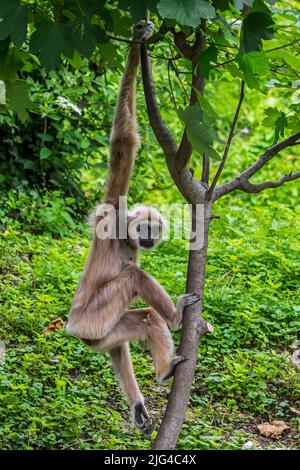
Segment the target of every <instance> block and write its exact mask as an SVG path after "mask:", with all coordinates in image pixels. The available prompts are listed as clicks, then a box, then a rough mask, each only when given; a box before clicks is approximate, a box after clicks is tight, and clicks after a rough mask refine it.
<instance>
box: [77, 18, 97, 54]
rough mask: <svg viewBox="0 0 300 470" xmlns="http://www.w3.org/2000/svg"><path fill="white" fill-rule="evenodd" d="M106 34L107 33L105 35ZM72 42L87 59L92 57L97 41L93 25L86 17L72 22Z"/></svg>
mask: <svg viewBox="0 0 300 470" xmlns="http://www.w3.org/2000/svg"><path fill="white" fill-rule="evenodd" d="M99 29H100V28H99ZM104 36H105V34H104V35H103V37H104ZM71 42H72V44H73V46H74V49H76V50H77V51H78V52H79V53H80V54H81V55H83V56H84V57H86V58H87V59H90V57H91V56H92V54H93V52H94V50H95V47H96V44H97V41H96V38H95V35H94V31H93V25H91V24H90V23H89V22H88V21H87V19H86V18H80V19H79V20H77V21H75V22H74V23H73V24H72V38H71Z"/></svg>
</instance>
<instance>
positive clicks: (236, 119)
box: [206, 80, 245, 199]
mask: <svg viewBox="0 0 300 470" xmlns="http://www.w3.org/2000/svg"><path fill="white" fill-rule="evenodd" d="M244 96H245V82H244V80H242V83H241V91H240V98H239V101H238V104H237V108H236V111H235V114H234V118H233V121H232V125H231V128H230V132H229V136H228V139H227V143H226V147H225V150H224V153H223V157H222V160H221V163H220V165H219V168H218V170H217V173H216V174H215V177H214V179H213V181H212V183H211V186H210V188H209V189H208V191H207V193H206V197H207V199H210V198H211V195H212V193H213V191H214V189H215V187H216V184H217V182H218V180H219V178H220V176H221V174H222V171H223V168H224V165H225V162H226V160H227V157H228V152H229V149H230V145H231V142H232V139H233V136H234V132H235V128H236V125H237V122H238V119H239V114H240V109H241V106H242V103H243V100H244Z"/></svg>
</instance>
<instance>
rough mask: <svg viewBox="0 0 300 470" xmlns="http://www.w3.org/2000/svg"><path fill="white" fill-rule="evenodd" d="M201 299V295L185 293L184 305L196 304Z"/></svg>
mask: <svg viewBox="0 0 300 470" xmlns="http://www.w3.org/2000/svg"><path fill="white" fill-rule="evenodd" d="M200 299H201V297H200V295H198V294H184V296H183V305H184V307H189V306H190V305H194V304H195V303H196V302H199V300H200Z"/></svg>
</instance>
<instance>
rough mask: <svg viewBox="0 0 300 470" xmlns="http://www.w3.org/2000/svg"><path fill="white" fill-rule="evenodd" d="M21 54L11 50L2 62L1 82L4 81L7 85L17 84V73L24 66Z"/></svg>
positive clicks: (0, 65) (0, 64)
mask: <svg viewBox="0 0 300 470" xmlns="http://www.w3.org/2000/svg"><path fill="white" fill-rule="evenodd" d="M20 52H21V51H14V49H10V50H9V51H8V53H7V55H6V56H4V59H3V60H1V62H0V80H4V81H5V83H6V84H9V83H10V84H11V83H13V82H15V81H16V80H17V79H18V74H17V72H18V71H20V70H22V68H23V66H24V62H23V60H22V58H21V56H20Z"/></svg>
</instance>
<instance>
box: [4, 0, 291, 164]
mask: <svg viewBox="0 0 300 470" xmlns="http://www.w3.org/2000/svg"><path fill="white" fill-rule="evenodd" d="M274 4H275V6H274ZM149 14H150V18H151V20H152V21H153V22H154V24H155V28H156V30H159V29H160V28H161V36H160V39H159V42H158V43H155V44H152V45H151V44H150V45H149V47H150V50H151V51H152V54H153V55H154V56H155V54H157V56H158V57H159V58H160V60H163V58H164V57H165V58H166V61H169V62H168V65H169V71H171V72H172V73H171V75H172V77H170V83H169V93H170V96H171V100H172V101H173V104H174V106H175V109H177V110H178V111H179V118H180V119H181V121H182V123H184V124H185V125H186V126H187V134H188V138H189V140H190V142H191V143H192V145H193V147H194V149H195V150H196V151H199V152H202V151H203V150H205V151H207V152H208V153H210V154H211V156H213V157H216V158H217V156H218V153H216V148H217V147H218V145H221V144H220V139H218V137H217V133H216V126H217V117H216V116H214V115H213V114H211V110H206V112H205V114H203V109H202V108H201V106H200V104H199V103H198V104H197V106H199V112H198V114H197V113H196V115H197V119H195V118H194V116H193V117H191V112H192V110H191V109H190V108H188V106H189V102H188V100H185V99H182V98H179V105H178V103H176V102H174V97H175V95H176V96H177V99H178V93H176V92H175V95H174V90H172V88H174V89H176V88H178V84H179V85H180V87H181V92H182V93H184V94H185V95H187V94H188V92H189V91H188V88H189V87H190V86H191V80H190V79H191V76H192V73H198V74H199V73H200V74H202V75H203V76H204V77H205V79H206V81H207V83H212V84H213V83H217V82H218V81H220V80H225V81H226V80H237V81H240V80H241V79H243V80H244V81H245V83H246V85H247V86H248V87H250V88H252V89H255V90H257V91H259V92H262V93H267V92H269V91H270V89H272V87H279V88H281V89H282V90H285V92H286V93H290V95H291V107H290V109H289V110H287V112H286V113H284V112H283V111H281V112H280V113H282V114H280V115H278V116H277V117H276V119H275V117H274V116H273V117H272V119H273V121H274V119H275V121H274V126H275V128H274V129H275V133H274V139H275V140H277V139H278V137H279V136H283V135H284V132H285V129H286V128H290V129H291V130H294V129H297V126H299V121H298V118H297V116H298V115H299V98H297V97H296V99H295V96H294V95H295V93H296V92H297V90H296V89H297V87H298V86H299V66H300V59H299V57H298V56H299V52H300V50H299V44H300V27H299V25H300V13H299V11H298V10H297V9H296V2H293V1H292V2H290V3H287V2H280V1H279V2H275V1H274V0H269V1H267V0H265V1H263V0H245V1H244V0H243V1H242V0H113V1H108V0H57V1H55V2H52V1H47V0H36V1H35V2H32V1H31V0H2V1H1V2H0V19H1V21H0V81H1V82H0V83H3V84H2V87H1V90H2V91H1V102H2V103H4V101H5V104H4V105H8V106H9V107H10V109H11V110H13V111H14V112H15V113H17V115H18V117H19V118H20V120H21V121H23V122H24V121H25V120H26V119H27V118H28V113H29V112H31V111H34V112H39V110H38V108H36V107H35V108H34V107H33V106H32V104H31V102H30V94H31V90H30V87H29V86H28V83H27V81H26V77H28V75H30V74H31V73H34V72H35V71H36V70H37V69H38V68H39V67H43V68H45V69H46V70H52V69H59V68H61V67H66V68H68V67H72V68H76V69H79V70H80V69H81V67H82V66H83V65H84V64H86V62H87V61H88V62H89V64H95V63H96V64H97V67H98V69H99V66H100V69H101V71H102V72H103V71H104V70H105V69H107V68H110V69H116V68H117V69H122V67H123V60H124V54H119V50H120V46H124V44H125V43H126V41H127V42H128V40H130V35H131V28H132V24H133V23H134V22H136V21H138V20H140V19H142V18H146V17H147V15H149ZM199 33H200V34H202V35H204V36H205V47H204V49H203V50H202V51H201V52H200V51H199V56H198V59H197V61H196V64H195V63H191V61H189V60H187V58H186V57H184V52H183V51H182V49H180V47H179V46H178V43H177V42H176V41H175V35H181V38H182V37H183V38H184V40H185V41H186V43H187V44H189V45H190V46H191V47H193V45H195V44H196V41H197V34H199ZM283 52H284V53H283ZM169 55H170V56H171V58H168V56H169ZM297 96H298V95H297ZM182 101H185V106H183V105H184V103H182ZM2 106H3V104H2ZM184 107H185V108H186V109H184ZM179 108H180V109H179ZM268 112H269V111H267V113H268ZM266 115H267V117H268V114H266ZM204 117H205V122H204V120H203V119H204ZM269 117H270V116H269ZM273 121H272V122H273ZM275 123H277V124H276V125H275ZM263 125H266V126H270V119H266V120H264V121H263Z"/></svg>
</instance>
